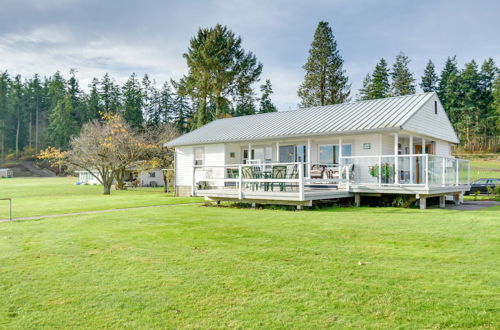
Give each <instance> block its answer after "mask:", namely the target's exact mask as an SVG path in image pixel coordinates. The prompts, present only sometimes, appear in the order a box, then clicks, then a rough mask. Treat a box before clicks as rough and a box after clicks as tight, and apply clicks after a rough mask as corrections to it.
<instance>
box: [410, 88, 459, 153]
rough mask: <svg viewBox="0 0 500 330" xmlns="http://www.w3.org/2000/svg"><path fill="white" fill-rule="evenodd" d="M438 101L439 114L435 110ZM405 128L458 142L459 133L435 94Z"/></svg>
mask: <svg viewBox="0 0 500 330" xmlns="http://www.w3.org/2000/svg"><path fill="white" fill-rule="evenodd" d="M434 101H437V114H436V113H435V110H434ZM402 128H403V129H405V130H408V131H412V132H416V133H419V134H421V135H426V136H430V137H433V138H438V139H442V140H444V141H450V142H453V143H458V142H459V141H458V139H457V135H456V134H455V130H454V129H453V126H452V125H451V123H450V121H449V119H448V116H447V115H446V112H445V111H444V108H443V106H442V105H441V102H439V99H438V97H437V96H436V95H433V96H432V97H431V98H430V99H429V100H428V101H427V102H426V103H425V104H424V105H423V106H422V107H421V108H420V109H419V110H418V111H417V112H416V113H415V114H414V115H413V116H412V117H411V118H410V119H409V120H408V121H407V122H406V123H405V124H403V127H402Z"/></svg>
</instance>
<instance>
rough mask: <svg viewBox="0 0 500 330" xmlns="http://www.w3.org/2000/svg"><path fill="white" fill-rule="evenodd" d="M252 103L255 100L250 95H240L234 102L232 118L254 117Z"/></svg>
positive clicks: (253, 105)
mask: <svg viewBox="0 0 500 330" xmlns="http://www.w3.org/2000/svg"><path fill="white" fill-rule="evenodd" d="M254 101H255V99H254V97H253V95H252V94H249V93H246V94H243V95H241V96H240V97H239V98H238V100H237V102H236V107H235V109H234V116H236V117H240V116H248V115H254V114H255V113H256V109H255V102H254Z"/></svg>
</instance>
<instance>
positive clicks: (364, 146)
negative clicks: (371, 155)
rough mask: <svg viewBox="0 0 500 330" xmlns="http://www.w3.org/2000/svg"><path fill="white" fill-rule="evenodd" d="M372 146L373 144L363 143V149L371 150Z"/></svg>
mask: <svg viewBox="0 0 500 330" xmlns="http://www.w3.org/2000/svg"><path fill="white" fill-rule="evenodd" d="M371 148H372V144H371V143H363V149H371Z"/></svg>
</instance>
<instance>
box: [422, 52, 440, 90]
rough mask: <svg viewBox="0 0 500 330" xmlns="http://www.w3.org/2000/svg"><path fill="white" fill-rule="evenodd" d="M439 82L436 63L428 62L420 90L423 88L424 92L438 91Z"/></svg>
mask: <svg viewBox="0 0 500 330" xmlns="http://www.w3.org/2000/svg"><path fill="white" fill-rule="evenodd" d="M438 81H439V80H438V76H437V74H436V71H435V67H434V63H432V61H431V60H429V62H427V66H426V67H425V71H424V75H423V76H422V82H421V83H420V88H422V90H423V91H424V92H435V91H437V84H438Z"/></svg>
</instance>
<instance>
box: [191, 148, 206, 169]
mask: <svg viewBox="0 0 500 330" xmlns="http://www.w3.org/2000/svg"><path fill="white" fill-rule="evenodd" d="M196 150H201V165H199V164H196V161H197V159H196ZM193 166H205V148H204V147H194V148H193Z"/></svg>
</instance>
